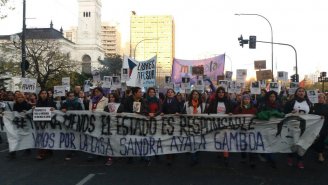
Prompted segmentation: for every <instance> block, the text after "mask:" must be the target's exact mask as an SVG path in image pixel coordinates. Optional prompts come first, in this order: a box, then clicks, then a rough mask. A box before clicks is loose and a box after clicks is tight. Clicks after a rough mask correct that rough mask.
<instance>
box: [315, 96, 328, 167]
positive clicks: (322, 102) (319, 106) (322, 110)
mask: <svg viewBox="0 0 328 185" xmlns="http://www.w3.org/2000/svg"><path fill="white" fill-rule="evenodd" d="M318 98H319V102H318V103H316V104H314V106H313V114H316V115H321V116H324V119H325V120H324V122H323V125H322V128H321V130H320V132H319V137H318V138H317V139H316V140H315V142H314V143H313V148H314V150H315V151H316V152H318V161H319V162H321V163H322V162H324V161H325V158H324V157H323V156H324V155H323V151H324V148H325V139H326V138H327V135H328V104H327V103H326V96H325V94H322V93H321V94H319V96H318Z"/></svg>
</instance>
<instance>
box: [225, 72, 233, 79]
mask: <svg viewBox="0 0 328 185" xmlns="http://www.w3.org/2000/svg"><path fill="white" fill-rule="evenodd" d="M224 78H225V80H228V81H231V80H232V71H226V72H225V77H224Z"/></svg>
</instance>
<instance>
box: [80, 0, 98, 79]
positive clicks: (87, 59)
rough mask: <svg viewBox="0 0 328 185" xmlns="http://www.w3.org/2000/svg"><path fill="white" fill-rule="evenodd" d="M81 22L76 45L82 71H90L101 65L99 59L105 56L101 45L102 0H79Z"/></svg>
mask: <svg viewBox="0 0 328 185" xmlns="http://www.w3.org/2000/svg"><path fill="white" fill-rule="evenodd" d="M78 1H79V22H78V28H77V37H76V46H77V51H78V52H77V54H78V56H77V59H78V60H79V61H81V62H82V71H83V72H85V73H90V72H91V69H92V70H93V69H96V68H98V67H99V62H98V59H103V58H104V50H103V48H102V46H101V40H100V33H101V32H100V30H101V1H100V0H78Z"/></svg>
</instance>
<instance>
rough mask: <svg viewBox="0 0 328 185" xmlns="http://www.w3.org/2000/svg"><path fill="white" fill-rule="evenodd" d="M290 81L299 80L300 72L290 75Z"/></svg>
mask: <svg viewBox="0 0 328 185" xmlns="http://www.w3.org/2000/svg"><path fill="white" fill-rule="evenodd" d="M290 81H291V82H299V76H298V74H293V75H292V76H290Z"/></svg>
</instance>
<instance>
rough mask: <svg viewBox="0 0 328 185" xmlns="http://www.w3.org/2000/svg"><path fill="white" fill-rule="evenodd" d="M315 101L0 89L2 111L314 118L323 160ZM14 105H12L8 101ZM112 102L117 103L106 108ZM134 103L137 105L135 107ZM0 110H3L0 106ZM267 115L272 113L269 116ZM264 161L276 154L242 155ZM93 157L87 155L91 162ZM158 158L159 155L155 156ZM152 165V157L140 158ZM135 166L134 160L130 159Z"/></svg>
mask: <svg viewBox="0 0 328 185" xmlns="http://www.w3.org/2000/svg"><path fill="white" fill-rule="evenodd" d="M318 100H319V102H318V103H315V104H312V103H311V102H310V100H309V98H308V96H307V93H306V90H305V89H304V88H298V89H297V90H296V92H295V93H294V94H290V95H289V94H288V91H282V92H281V93H280V94H278V93H276V92H275V91H266V90H265V89H262V90H261V94H260V95H252V94H250V92H249V91H244V92H243V93H227V92H226V91H225V88H223V87H218V88H217V89H216V90H215V91H213V92H212V93H209V92H206V91H205V92H203V93H201V92H199V91H196V90H193V91H191V92H190V93H189V94H181V93H176V92H175V91H174V90H173V89H167V90H166V93H165V94H164V93H159V94H157V93H156V89H155V88H148V89H147V91H146V92H145V93H144V94H143V93H142V89H141V88H140V87H132V88H130V89H128V90H126V91H124V92H120V91H118V90H114V91H111V92H110V93H109V94H104V91H103V89H102V88H100V87H95V88H94V89H92V93H90V94H86V93H85V92H83V91H82V90H81V87H80V86H76V87H75V88H74V90H73V91H70V92H67V93H66V97H53V93H52V90H41V91H40V92H39V93H38V95H37V94H35V93H22V92H19V91H16V92H6V91H4V90H0V102H2V104H4V106H6V110H9V111H17V112H26V111H29V110H31V109H33V108H34V107H52V109H53V110H55V109H56V110H61V111H63V112H66V111H70V110H89V111H106V112H117V113H124V112H127V113H138V114H142V115H144V116H149V117H156V116H162V115H165V114H228V115H229V114H230V115H231V114H253V115H257V116H258V117H261V119H264V120H269V118H270V117H269V116H268V115H275V116H277V117H284V115H285V114H288V113H296V112H297V113H300V114H317V115H321V116H322V117H324V119H325V121H324V124H323V127H322V129H321V131H320V133H319V136H318V138H317V139H316V140H315V142H314V143H313V147H312V148H314V150H315V151H316V152H317V153H318V159H317V160H318V161H319V162H324V160H325V158H324V149H325V139H326V137H327V134H328V122H327V121H328V119H327V116H328V104H327V101H326V96H325V94H319V99H318ZM9 102H12V103H9ZM136 102H138V104H136ZM112 103H114V104H117V105H119V106H118V107H117V108H115V107H114V108H113V107H110V106H109V105H111V104H112ZM136 105H138V107H137V108H136ZM3 109H4V108H3ZM267 112H270V114H267ZM30 153H31V150H25V151H24V154H26V155H30ZM74 154H75V153H74V152H71V151H67V155H66V157H65V160H70V159H71V158H72V157H73V156H74ZM51 155H52V151H51V150H46V149H38V150H37V156H36V159H38V160H43V159H46V158H47V157H49V156H51ZM223 156H224V161H225V162H224V163H225V165H228V159H229V153H228V152H224V153H223ZM257 156H258V157H259V158H263V159H265V160H266V161H267V162H269V163H270V164H271V166H272V167H274V168H275V166H276V165H275V160H274V154H255V153H241V161H242V162H244V163H248V164H249V165H250V166H251V167H255V158H256V157H257ZM93 157H94V156H90V157H88V160H92V159H93ZM8 158H9V159H15V158H16V152H10V153H9V155H8ZM155 158H156V159H157V160H158V159H159V156H155ZM174 158H175V155H174V154H168V155H165V159H164V160H165V161H166V162H167V164H168V165H172V163H173V161H174ZM294 158H296V160H297V162H296V163H295V164H296V165H297V167H298V168H301V169H302V168H304V163H303V158H302V156H299V155H297V154H288V156H287V164H288V165H289V166H293V165H294V163H293V159H294ZM142 159H143V160H145V161H146V162H147V164H148V165H150V162H151V160H152V157H144V158H142ZM198 160H199V157H198V155H197V153H192V154H191V164H192V165H196V164H197V163H198ZM128 161H129V162H133V159H132V158H128ZM105 164H106V165H108V166H110V165H112V164H113V158H112V157H107V158H106V162H105Z"/></svg>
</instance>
